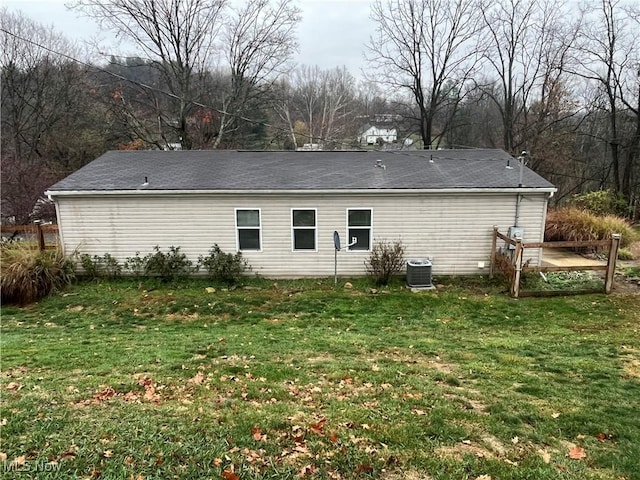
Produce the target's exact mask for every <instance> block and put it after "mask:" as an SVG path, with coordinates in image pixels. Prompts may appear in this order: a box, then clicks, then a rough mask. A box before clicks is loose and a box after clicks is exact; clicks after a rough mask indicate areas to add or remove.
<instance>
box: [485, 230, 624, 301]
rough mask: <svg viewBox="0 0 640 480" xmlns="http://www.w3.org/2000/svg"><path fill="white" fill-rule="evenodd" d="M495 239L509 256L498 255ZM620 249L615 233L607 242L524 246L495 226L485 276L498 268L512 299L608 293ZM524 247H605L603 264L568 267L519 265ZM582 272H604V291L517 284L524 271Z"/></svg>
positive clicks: (525, 244) (594, 241)
mask: <svg viewBox="0 0 640 480" xmlns="http://www.w3.org/2000/svg"><path fill="white" fill-rule="evenodd" d="M498 240H503V241H504V243H505V245H508V246H512V248H509V249H508V252H509V254H505V253H501V252H500V251H499V250H498V248H497V244H498ZM619 247H620V235H619V234H617V233H615V234H613V235H612V236H611V238H610V239H609V240H593V241H584V242H581V241H567V242H529V243H524V242H523V241H522V239H521V238H517V237H516V238H511V237H509V236H507V235H504V234H502V233H500V232H499V231H498V227H493V241H492V246H491V264H490V268H489V276H490V277H493V274H494V272H495V270H496V268H497V267H498V266H499V265H500V266H501V267H502V270H503V272H504V273H505V274H506V275H507V277H508V278H509V283H510V293H511V296H512V297H514V298H518V297H523V296H552V295H571V294H581V293H599V292H602V291H603V290H604V293H611V287H612V286H613V276H614V274H615V271H616V261H617V259H618V248H619ZM526 248H605V249H606V250H607V252H608V254H607V264H606V265H572V266H548V267H544V266H530V265H529V264H528V262H523V259H524V256H525V255H524V251H525V249H526ZM583 270H601V271H604V272H605V280H604V289H583V290H537V291H522V290H521V289H520V281H521V279H522V274H523V273H526V272H541V273H545V272H571V271H583Z"/></svg>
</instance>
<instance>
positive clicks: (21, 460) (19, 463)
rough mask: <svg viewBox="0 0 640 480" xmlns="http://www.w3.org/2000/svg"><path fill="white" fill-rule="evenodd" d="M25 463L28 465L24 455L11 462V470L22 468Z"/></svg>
mask: <svg viewBox="0 0 640 480" xmlns="http://www.w3.org/2000/svg"><path fill="white" fill-rule="evenodd" d="M25 463H27V458H26V457H25V456H24V455H21V456H19V457H16V458H14V459H13V460H11V463H10V464H9V469H15V468H17V467H22V466H23V465H24V464H25Z"/></svg>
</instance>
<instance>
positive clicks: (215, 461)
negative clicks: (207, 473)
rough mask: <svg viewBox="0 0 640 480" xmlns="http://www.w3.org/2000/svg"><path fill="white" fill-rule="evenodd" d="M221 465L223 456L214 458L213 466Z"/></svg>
mask: <svg viewBox="0 0 640 480" xmlns="http://www.w3.org/2000/svg"><path fill="white" fill-rule="evenodd" d="M220 465H222V459H221V458H214V459H213V466H214V467H219V466H220Z"/></svg>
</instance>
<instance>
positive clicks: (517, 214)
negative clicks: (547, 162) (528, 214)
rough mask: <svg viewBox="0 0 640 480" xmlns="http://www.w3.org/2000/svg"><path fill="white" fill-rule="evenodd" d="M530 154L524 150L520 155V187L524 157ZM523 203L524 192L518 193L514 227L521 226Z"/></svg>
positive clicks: (520, 185) (520, 186) (519, 186)
mask: <svg viewBox="0 0 640 480" xmlns="http://www.w3.org/2000/svg"><path fill="white" fill-rule="evenodd" d="M525 155H528V153H527V152H526V151H523V152H522V154H521V155H520V156H519V157H518V164H519V166H520V173H519V175H518V188H522V187H523V185H522V177H523V175H524V157H525ZM521 203H522V193H518V195H517V196H516V218H515V222H514V224H513V226H514V227H519V226H520V204H521Z"/></svg>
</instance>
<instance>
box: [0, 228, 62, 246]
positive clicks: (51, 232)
mask: <svg viewBox="0 0 640 480" xmlns="http://www.w3.org/2000/svg"><path fill="white" fill-rule="evenodd" d="M0 231H1V232H2V238H3V240H12V239H13V240H15V239H19V240H24V241H27V242H32V243H33V245H32V246H31V247H30V248H33V249H39V250H41V251H42V250H55V249H56V248H58V225H53V224H50V225H42V224H40V223H32V224H31V225H2V226H1V227H0Z"/></svg>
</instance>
